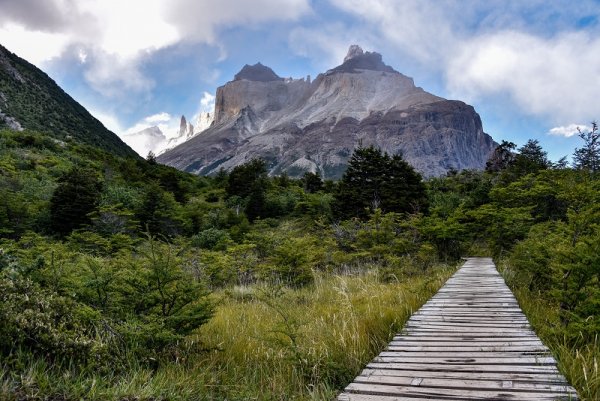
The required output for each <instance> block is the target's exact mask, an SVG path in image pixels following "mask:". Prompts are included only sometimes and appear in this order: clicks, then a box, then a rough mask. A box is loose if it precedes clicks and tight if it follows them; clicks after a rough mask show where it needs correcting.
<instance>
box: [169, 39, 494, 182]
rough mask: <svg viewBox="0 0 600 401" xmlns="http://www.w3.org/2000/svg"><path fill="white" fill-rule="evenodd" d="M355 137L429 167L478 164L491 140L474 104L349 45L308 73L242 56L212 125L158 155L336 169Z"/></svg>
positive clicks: (198, 163)
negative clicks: (290, 73) (431, 89)
mask: <svg viewBox="0 0 600 401" xmlns="http://www.w3.org/2000/svg"><path fill="white" fill-rule="evenodd" d="M360 144H362V145H363V146H368V145H371V144H373V145H375V146H377V147H379V148H381V149H382V150H384V151H385V152H388V153H390V154H397V153H402V154H403V156H404V158H405V159H406V160H407V161H408V162H409V163H411V164H412V165H413V166H414V167H415V168H416V169H417V170H419V171H420V172H421V173H423V174H424V175H425V176H437V175H441V174H445V173H446V172H447V171H449V170H451V169H456V170H462V169H481V168H483V167H484V166H485V162H486V160H487V158H488V156H489V154H490V153H491V152H492V151H493V149H494V148H495V143H494V141H493V140H492V138H491V137H490V136H489V135H487V134H485V133H484V132H483V128H482V124H481V119H480V118H479V115H478V114H477V113H476V112H475V110H474V109H473V107H471V106H469V105H467V104H465V103H463V102H460V101H455V100H446V99H443V98H441V97H438V96H435V95H433V94H431V93H428V92H425V91H424V90H423V89H422V88H419V87H417V86H415V84H414V82H413V80H412V78H409V77H407V76H405V75H403V74H401V73H399V72H397V71H395V70H394V69H393V68H392V67H390V66H388V65H386V64H385V63H384V62H383V58H382V56H381V55H380V54H379V53H375V52H364V51H363V50H362V49H361V48H360V47H359V46H356V45H353V46H351V47H350V50H349V52H348V55H347V56H346V58H345V59H344V62H343V63H342V64H341V65H340V66H338V67H335V68H333V69H331V70H329V71H327V72H325V73H323V74H319V76H317V78H316V79H315V80H314V81H311V80H310V77H307V78H306V79H304V78H302V79H291V78H289V79H284V78H281V77H279V76H278V75H277V74H275V73H274V72H273V70H271V69H270V68H268V67H265V66H263V65H262V64H260V63H258V64H255V65H254V66H249V65H246V66H244V67H243V68H242V70H241V71H240V72H239V73H238V74H236V76H235V78H234V80H233V81H230V82H228V83H226V84H225V85H223V86H221V87H219V88H218V89H217V93H216V101H215V111H214V121H213V122H212V124H211V125H210V127H209V128H208V129H207V130H205V131H204V132H203V133H202V135H197V136H195V137H194V138H192V139H190V140H189V141H187V142H185V143H183V144H181V145H179V146H177V147H175V148H173V149H171V150H169V151H167V152H165V153H163V154H162V155H161V156H159V157H158V160H159V161H160V162H162V163H165V164H168V165H171V166H174V167H177V168H179V169H181V170H185V171H189V172H194V173H198V174H213V173H215V172H217V171H218V170H219V169H220V168H225V169H227V170H228V169H231V168H233V167H234V166H236V165H239V164H241V163H244V162H246V161H248V160H250V159H252V158H255V157H262V158H263V159H265V160H266V161H267V162H268V166H269V170H270V173H271V174H279V173H282V172H284V171H285V172H287V173H288V174H289V175H290V176H296V177H297V176H300V175H302V174H303V173H304V172H306V171H313V172H315V171H319V172H320V173H321V175H322V176H323V177H325V178H339V177H341V175H342V174H343V172H344V170H345V168H346V164H347V162H348V159H349V157H350V156H351V154H352V152H353V150H354V149H355V148H356V147H357V146H359V145H360Z"/></svg>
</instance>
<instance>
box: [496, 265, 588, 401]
mask: <svg viewBox="0 0 600 401" xmlns="http://www.w3.org/2000/svg"><path fill="white" fill-rule="evenodd" d="M499 265H500V269H501V270H502V272H503V275H504V277H505V278H506V281H507V283H508V285H509V286H511V288H512V289H513V292H514V294H515V297H516V298H517V300H518V301H519V305H520V306H521V309H522V310H523V312H524V313H525V314H526V315H527V318H528V319H529V322H530V323H531V325H532V326H533V328H534V330H535V332H536V333H537V335H538V336H539V337H540V338H541V339H542V341H543V342H544V344H546V345H547V346H548V348H550V351H551V352H552V354H553V355H554V357H555V359H556V361H557V363H558V368H559V370H560V371H561V372H562V373H563V374H564V375H565V377H566V379H567V380H568V381H569V383H571V385H573V387H575V389H576V390H577V393H578V394H579V397H580V399H581V401H598V400H600V369H599V366H598V365H599V364H600V339H599V338H598V336H596V338H595V339H594V340H593V341H592V342H585V341H583V339H580V340H578V341H575V342H573V341H572V340H571V339H567V336H566V335H565V334H566V333H565V328H564V327H562V326H561V323H560V317H559V306H558V305H557V304H556V303H555V302H552V301H550V300H548V299H547V298H545V297H543V296H542V294H538V293H535V292H531V291H529V290H527V289H526V288H523V287H520V286H519V285H518V283H517V282H516V280H515V278H514V271H513V270H512V267H511V266H510V265H509V264H508V262H507V261H505V260H503V261H501V262H500V263H499ZM568 337H569V338H572V336H568Z"/></svg>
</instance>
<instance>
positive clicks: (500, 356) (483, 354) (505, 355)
mask: <svg viewBox="0 0 600 401" xmlns="http://www.w3.org/2000/svg"><path fill="white" fill-rule="evenodd" d="M546 356H548V353H547V352H539V351H532V350H528V351H513V352H506V351H423V350H421V351H403V350H402V351H398V350H389V349H388V350H386V351H382V352H381V353H380V354H379V357H380V358H384V357H391V358H397V357H401V358H427V359H431V358H443V359H456V358H473V359H477V360H480V359H484V360H488V359H491V360H492V361H496V362H504V361H505V360H507V359H510V360H514V359H515V358H518V359H520V360H521V359H524V358H521V357H546ZM552 362H554V359H552ZM534 363H535V362H534Z"/></svg>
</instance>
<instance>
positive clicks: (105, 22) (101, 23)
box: [0, 0, 310, 97]
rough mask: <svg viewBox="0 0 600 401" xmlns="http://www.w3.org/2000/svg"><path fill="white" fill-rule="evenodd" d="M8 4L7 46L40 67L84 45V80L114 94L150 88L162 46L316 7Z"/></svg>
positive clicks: (281, 0)
mask: <svg viewBox="0 0 600 401" xmlns="http://www.w3.org/2000/svg"><path fill="white" fill-rule="evenodd" d="M2 8H3V11H2V13H0V37H1V38H2V42H3V44H4V45H5V46H7V47H8V48H9V49H10V50H11V51H13V52H15V53H17V54H18V55H19V56H21V57H24V58H25V59H27V60H28V61H30V62H32V63H34V64H36V65H38V66H41V65H42V64H43V63H44V62H46V61H49V60H51V59H52V58H55V57H59V56H61V54H63V52H64V51H65V50H66V49H67V48H68V47H69V46H72V45H77V46H80V48H83V49H85V50H80V51H79V53H78V57H79V60H80V62H81V63H82V64H85V65H86V70H85V78H86V79H87V80H88V81H89V83H90V84H91V86H92V87H93V88H94V89H95V90H97V91H98V92H100V93H102V94H103V95H105V96H107V97H115V96H117V95H119V94H122V93H123V91H124V90H125V91H128V92H135V93H144V92H147V91H149V90H150V89H151V88H152V85H153V81H152V79H150V78H148V77H147V76H145V75H144V73H143V72H142V70H141V68H140V66H141V59H142V58H143V57H147V56H148V54H150V53H152V52H154V51H156V50H158V49H162V48H165V47H167V46H170V45H174V44H176V43H179V42H180V41H183V40H185V41H197V42H204V43H211V44H214V45H215V46H218V47H219V48H221V44H219V43H218V41H217V40H216V32H217V30H218V29H220V28H221V27H227V26H233V25H236V24H259V23H264V22H268V21H277V20H293V19H296V18H298V17H300V16H301V15H303V14H306V13H307V12H309V11H310V5H309V2H308V0H257V1H252V2H247V1H237V0H203V1H196V0H127V1H123V0H78V1H71V0H44V1H42V2H39V1H36V0H3V1H2ZM92 54H94V57H88V56H91V55H92ZM225 55H226V51H225V49H222V48H221V50H220V56H221V57H225Z"/></svg>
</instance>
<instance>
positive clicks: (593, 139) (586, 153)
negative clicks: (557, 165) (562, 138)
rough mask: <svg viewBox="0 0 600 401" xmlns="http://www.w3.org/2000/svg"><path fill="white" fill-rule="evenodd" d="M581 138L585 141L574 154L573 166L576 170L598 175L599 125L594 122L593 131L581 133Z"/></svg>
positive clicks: (599, 168) (599, 154)
mask: <svg viewBox="0 0 600 401" xmlns="http://www.w3.org/2000/svg"><path fill="white" fill-rule="evenodd" d="M579 137H580V138H581V139H582V140H583V142H584V145H583V147H582V148H577V149H575V153H574V154H573V165H574V166H575V168H577V169H580V170H583V171H587V172H589V173H592V174H593V173H597V172H598V171H600V132H598V124H597V123H596V122H595V121H594V122H592V129H591V130H590V131H588V132H581V131H579Z"/></svg>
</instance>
